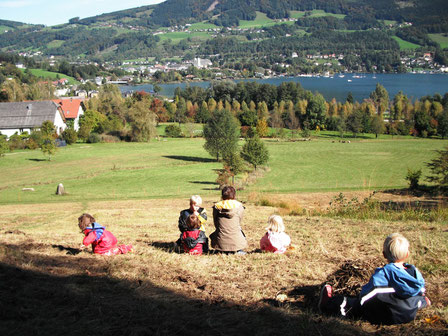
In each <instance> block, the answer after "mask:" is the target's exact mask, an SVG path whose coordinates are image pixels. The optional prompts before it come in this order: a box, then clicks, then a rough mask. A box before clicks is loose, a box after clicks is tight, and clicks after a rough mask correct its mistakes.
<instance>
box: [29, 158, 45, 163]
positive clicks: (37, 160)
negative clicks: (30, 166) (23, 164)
mask: <svg viewBox="0 0 448 336" xmlns="http://www.w3.org/2000/svg"><path fill="white" fill-rule="evenodd" d="M27 160H28V161H35V162H41V161H48V160H47V159H27Z"/></svg>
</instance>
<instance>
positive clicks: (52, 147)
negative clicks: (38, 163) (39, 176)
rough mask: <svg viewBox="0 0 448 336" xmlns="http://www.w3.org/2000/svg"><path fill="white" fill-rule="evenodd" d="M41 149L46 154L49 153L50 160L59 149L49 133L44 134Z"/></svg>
mask: <svg viewBox="0 0 448 336" xmlns="http://www.w3.org/2000/svg"><path fill="white" fill-rule="evenodd" d="M40 149H41V150H42V153H44V155H45V154H46V155H48V161H51V156H52V155H54V154H55V153H56V150H57V147H56V142H55V139H54V138H53V137H51V136H48V135H45V136H43V137H42V144H41V145H40Z"/></svg>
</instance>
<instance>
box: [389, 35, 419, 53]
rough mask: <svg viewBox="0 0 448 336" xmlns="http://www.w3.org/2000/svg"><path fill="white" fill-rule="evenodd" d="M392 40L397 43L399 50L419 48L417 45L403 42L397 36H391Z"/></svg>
mask: <svg viewBox="0 0 448 336" xmlns="http://www.w3.org/2000/svg"><path fill="white" fill-rule="evenodd" d="M392 38H393V39H394V40H395V41H397V42H398V44H399V45H400V50H415V49H417V48H420V46H419V45H418V44H415V43H412V42H408V41H405V40H403V39H401V38H399V37H398V36H392Z"/></svg>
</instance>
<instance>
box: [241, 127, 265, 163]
mask: <svg viewBox="0 0 448 336" xmlns="http://www.w3.org/2000/svg"><path fill="white" fill-rule="evenodd" d="M241 156H242V158H243V159H244V160H246V161H247V162H249V163H250V164H252V165H253V166H254V168H255V169H257V166H259V165H262V164H264V163H266V162H267V161H268V160H269V152H268V150H267V148H266V146H265V145H264V143H263V141H261V140H260V138H259V137H258V136H257V135H256V136H254V137H253V138H249V139H246V143H245V144H244V146H243V150H242V151H241Z"/></svg>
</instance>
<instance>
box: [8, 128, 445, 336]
mask: <svg viewBox="0 0 448 336" xmlns="http://www.w3.org/2000/svg"><path fill="white" fill-rule="evenodd" d="M320 136H321V137H320V138H318V139H314V140H312V141H307V142H304V141H298V142H286V141H278V142H277V141H275V140H273V139H270V140H266V144H267V146H268V148H269V151H270V153H271V160H270V163H269V167H270V170H268V171H267V172H265V174H264V176H262V177H260V178H259V179H258V180H256V182H255V184H253V185H251V186H249V187H248V188H247V189H246V190H244V191H238V193H237V198H238V199H240V200H241V201H243V202H245V206H246V211H245V216H244V220H243V224H242V227H243V230H244V232H245V234H246V237H247V240H248V244H249V246H248V248H247V252H248V254H247V255H245V256H236V255H222V254H208V255H203V256H199V257H198V256H189V255H184V254H179V253H176V251H175V249H174V242H175V241H176V239H177V238H178V236H179V233H178V229H177V219H178V215H179V211H180V210H182V209H184V208H186V207H188V198H189V196H190V195H191V194H196V193H199V194H201V195H202V196H203V199H204V204H203V205H204V207H205V209H206V210H207V212H208V214H209V216H210V217H211V212H212V211H211V207H212V205H213V202H214V201H217V200H219V196H220V193H219V190H217V189H216V187H217V186H216V184H215V183H214V180H215V178H216V174H215V172H214V169H217V168H220V166H221V165H220V164H219V163H217V162H215V161H214V160H213V159H212V158H210V156H209V155H208V154H207V153H206V152H205V151H204V149H203V148H202V145H203V140H202V139H198V138H194V139H167V141H163V139H162V141H152V142H150V143H146V144H144V143H117V144H76V145H73V146H70V147H67V148H61V149H60V150H59V151H58V153H57V154H56V155H55V156H54V158H53V159H52V161H42V160H43V159H44V156H43V155H42V154H41V153H40V152H39V151H23V152H22V151H17V152H13V153H10V154H8V155H6V156H5V157H2V158H0V170H1V172H2V173H1V174H0V214H1V216H0V297H1V300H0V308H1V309H0V316H1V319H0V334H1V335H34V334H42V335H48V334H56V335H59V334H65V335H79V334H86V335H94V334H104V335H112V334H125V335H176V334H183V335H198V334H200V335H223V334H225V335H260V336H265V335H266V336H267V335H298V334H299V335H372V334H375V335H406V334H409V335H440V336H441V335H446V328H447V327H448V323H447V321H448V310H447V305H448V289H447V288H448V286H447V285H448V277H447V274H448V245H447V244H446V235H447V232H448V230H447V226H446V223H447V221H446V216H445V217H444V219H440V220H439V219H436V220H430V219H428V218H430V217H428V216H421V217H415V218H417V219H413V220H397V219H393V218H391V219H381V220H380V219H368V217H367V219H356V218H354V217H353V218H344V217H338V216H330V217H329V216H328V215H327V214H326V213H325V212H322V213H319V212H316V211H314V212H309V213H307V215H303V214H299V215H291V214H290V213H288V212H285V211H284V210H285V209H284V207H283V206H281V207H278V208H277V207H276V206H275V204H276V202H277V201H278V200H279V198H280V197H281V195H283V196H282V197H285V196H284V195H285V194H289V196H288V197H289V200H290V201H291V202H295V203H294V204H298V203H297V202H298V199H299V198H300V199H301V200H305V201H306V202H307V203H308V205H311V208H312V207H313V206H314V204H315V203H316V202H317V199H318V198H319V197H320V198H321V200H322V199H323V198H322V195H326V194H328V192H327V191H328V190H334V191H336V192H335V193H334V194H337V192H339V191H343V192H344V193H346V195H347V197H349V194H350V193H352V192H349V191H346V190H348V189H350V190H355V189H361V190H362V192H364V193H368V192H369V191H372V190H374V189H376V188H390V187H393V186H398V187H405V186H406V185H407V184H406V181H405V180H404V175H405V174H406V169H407V167H412V168H419V167H422V168H423V169H424V171H425V172H426V170H425V167H424V162H427V161H429V160H431V159H432V158H433V157H434V154H435V153H434V150H435V149H441V148H443V147H444V146H446V145H447V141H442V140H423V139H410V138H395V139H390V138H388V137H386V136H383V137H382V138H380V139H379V140H375V139H363V138H361V139H350V141H351V142H350V143H340V142H338V141H337V138H334V139H335V141H336V142H333V134H332V133H328V132H321V134H320ZM60 182H62V183H64V186H65V188H66V191H67V192H68V193H69V194H68V195H66V196H56V195H54V193H55V191H56V186H57V184H58V183H60ZM24 187H33V188H35V191H34V192H30V191H29V192H25V191H22V188H24ZM306 190H315V191H319V193H304V191H306ZM277 193H283V194H281V195H280V194H277ZM303 195H305V196H303ZM390 197H391V199H392V200H398V199H399V198H400V196H398V195H393V194H391V195H390ZM260 199H263V200H264V201H263V202H260V201H259V200H260ZM262 203H264V206H262V205H261V204H262ZM327 203H328V201H327ZM269 204H271V205H269ZM272 204H274V206H272ZM83 212H88V213H91V214H92V215H93V216H95V218H96V219H97V221H98V222H99V223H101V224H103V225H106V226H107V228H108V229H109V230H110V231H111V232H113V233H114V234H115V236H116V237H117V238H118V241H119V243H125V244H133V245H134V247H135V250H134V252H132V253H130V254H126V255H119V256H115V257H109V258H106V257H102V256H98V255H92V254H91V253H90V252H89V251H87V250H85V251H81V250H79V249H78V247H79V245H80V244H81V241H82V234H81V233H80V232H79V229H78V227H77V218H78V217H79V216H80V215H81V214H82V213H83ZM273 213H280V214H281V215H282V216H283V218H284V220H285V225H286V232H287V233H288V234H289V235H290V236H291V238H292V242H293V244H294V245H295V249H294V250H292V251H290V252H288V253H287V254H285V255H276V254H265V253H260V251H259V250H258V247H259V240H260V238H261V237H262V235H263V234H264V228H265V226H266V220H267V218H268V216H269V215H271V214H273ZM434 218H437V217H434ZM397 231H398V232H401V233H403V234H404V235H405V236H406V237H407V238H408V239H409V240H410V243H411V257H410V259H409V262H411V263H414V264H416V265H417V266H418V267H419V269H420V270H421V271H422V273H423V276H424V277H425V280H426V288H427V295H428V296H429V298H430V299H431V301H432V306H431V307H429V308H427V309H425V310H423V311H421V312H419V314H418V315H417V318H416V320H415V321H414V322H412V323H409V324H405V325H400V326H374V325H371V324H369V323H367V322H363V321H350V320H341V319H337V318H331V317H323V316H321V315H320V314H319V313H318V311H317V307H316V305H317V301H318V293H319V288H320V287H321V285H322V284H323V283H324V282H327V281H329V282H330V283H332V284H334V282H332V281H334V280H332V279H334V277H335V275H336V274H339V275H341V272H342V274H344V267H343V265H344V264H347V263H348V264H352V265H354V266H353V268H351V270H352V272H353V273H350V274H351V275H350V274H349V273H347V271H345V272H346V273H345V277H346V278H347V277H348V280H349V281H350V283H351V286H353V285H354V286H355V287H354V288H358V290H359V287H360V286H361V285H362V284H363V283H364V282H365V281H366V279H368V278H369V277H370V275H371V274H372V272H373V271H374V269H375V267H378V266H381V265H383V264H384V260H383V259H382V257H381V246H382V242H383V240H384V238H385V237H386V236H387V235H388V234H389V233H391V232H397ZM211 232H213V223H212V220H211V219H209V221H208V222H207V224H206V233H207V235H209V234H210V233H211ZM340 286H341V287H336V289H337V290H340V291H341V292H342V291H343V290H344V288H343V286H342V285H340Z"/></svg>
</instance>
